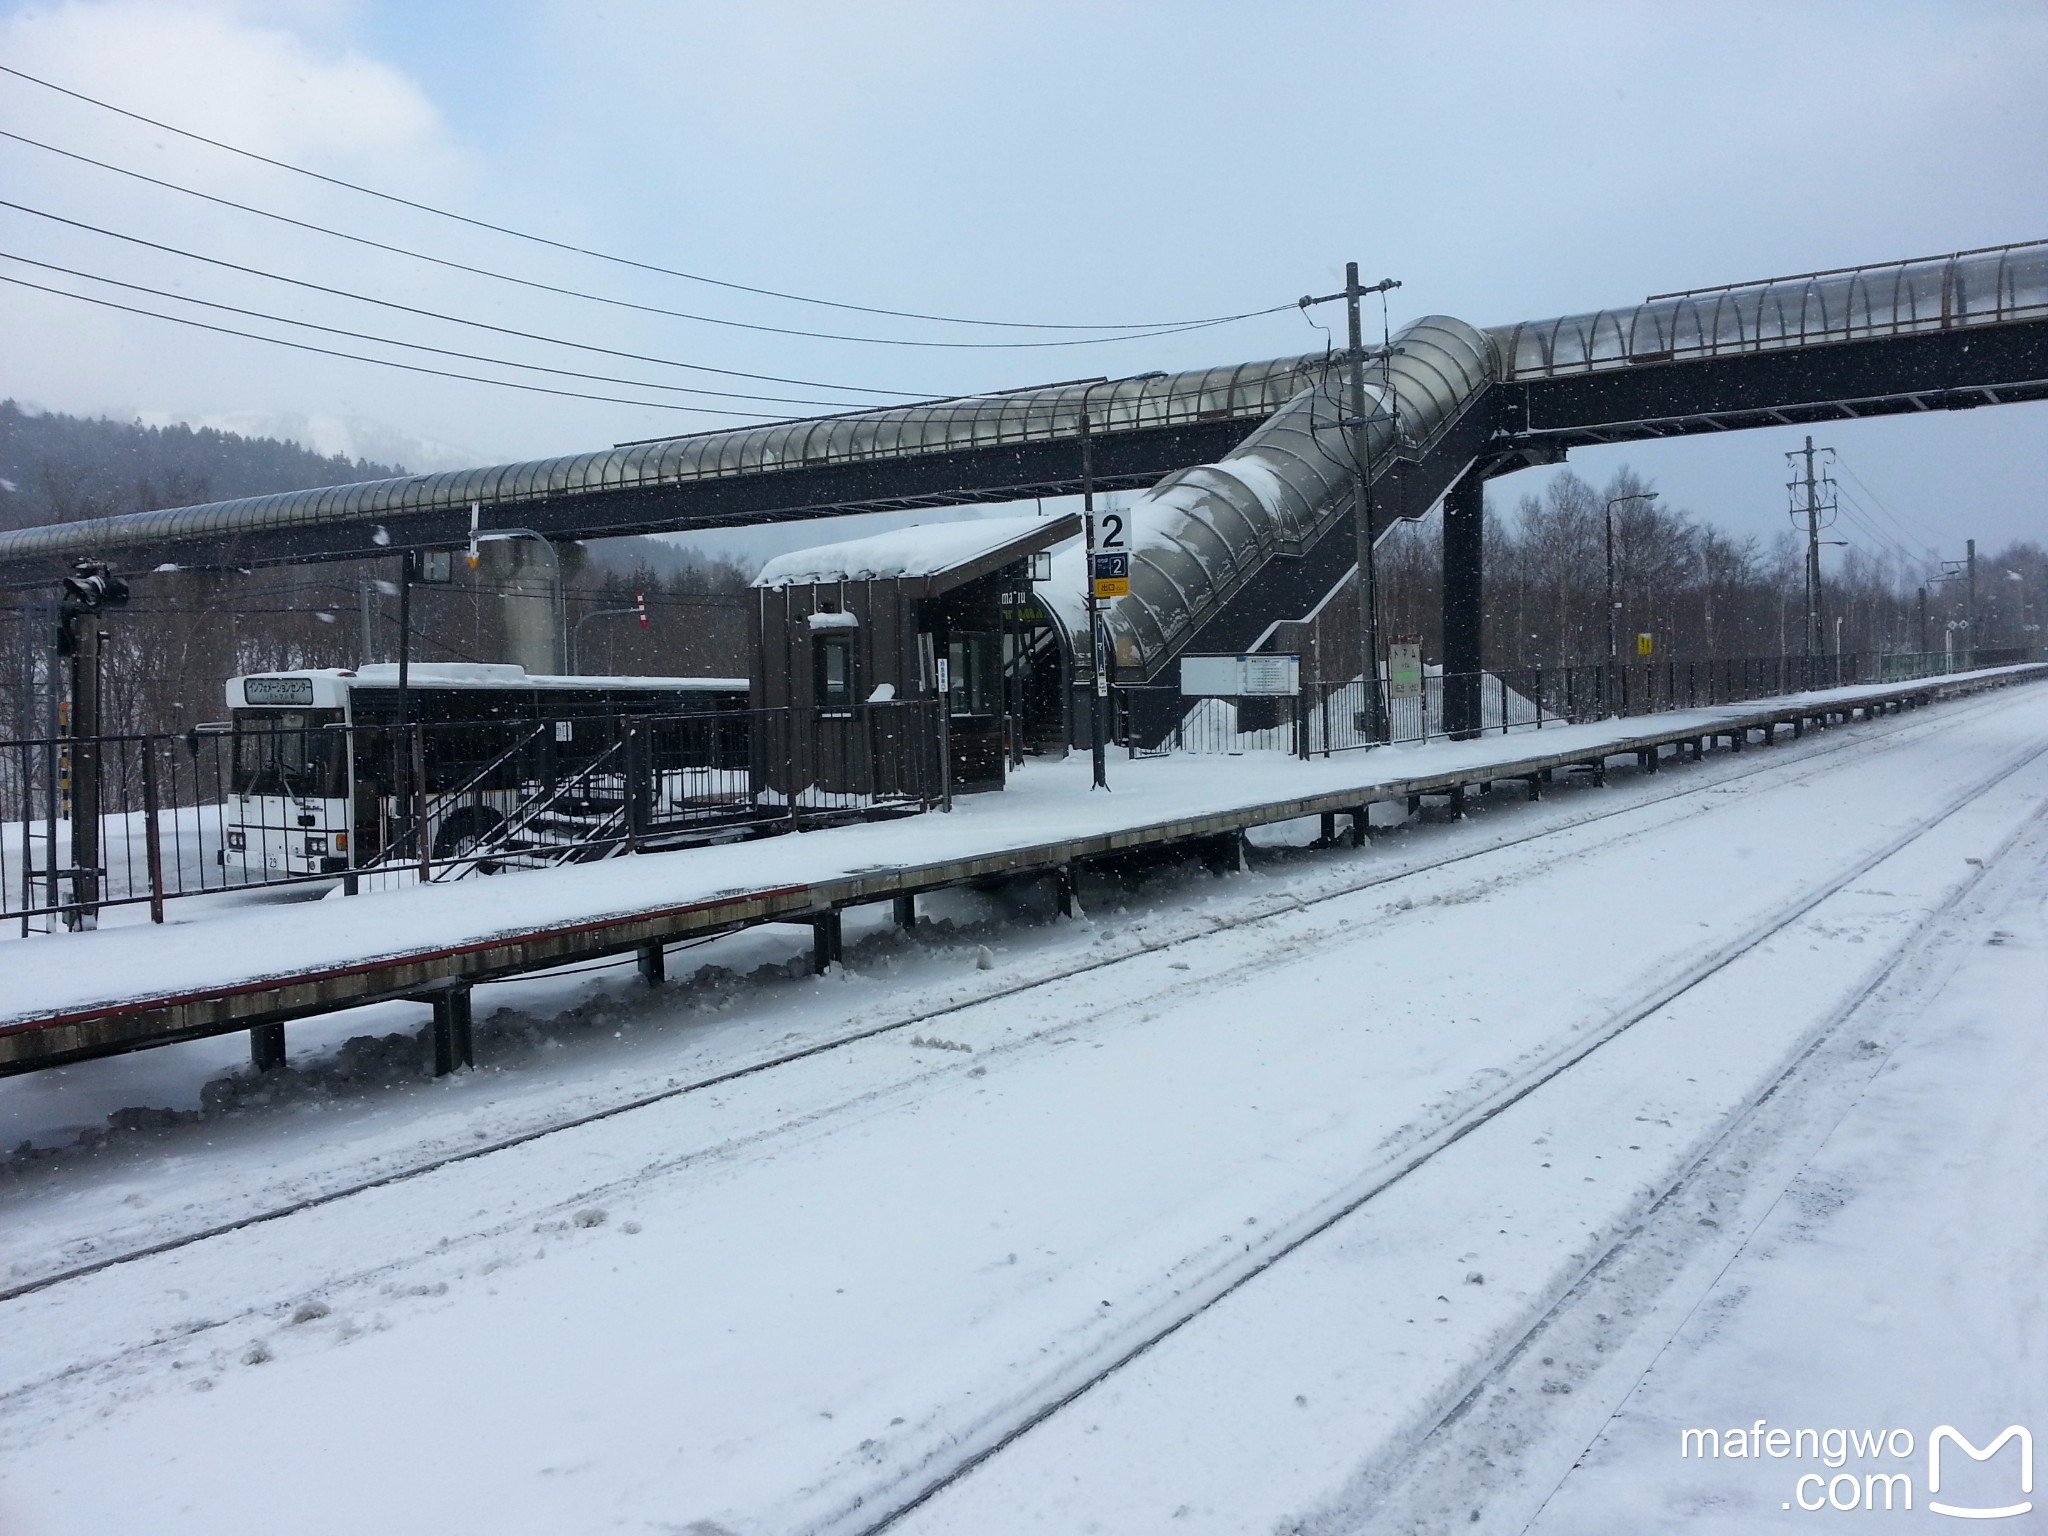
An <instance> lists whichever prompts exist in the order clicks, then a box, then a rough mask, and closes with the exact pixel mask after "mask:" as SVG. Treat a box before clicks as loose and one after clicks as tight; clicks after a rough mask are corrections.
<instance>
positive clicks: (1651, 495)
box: [1607, 491, 1657, 711]
mask: <svg viewBox="0 0 2048 1536" xmlns="http://www.w3.org/2000/svg"><path fill="white" fill-rule="evenodd" d="M1656 499H1657V493H1656V492H1655V491H1630V492H1629V493H1628V494H1627V495H1626V496H1616V497H1613V498H1611V499H1610V500H1609V501H1608V503H1607V707H1608V709H1609V710H1610V711H1611V710H1612V709H1613V708H1614V678H1615V668H1616V667H1617V666H1618V665H1619V664H1620V661H1621V652H1620V649H1619V647H1618V644H1617V642H1616V640H1615V634H1614V616H1615V613H1616V611H1617V610H1618V609H1619V608H1620V607H1621V604H1620V603H1618V602H1617V601H1615V597H1614V509H1615V508H1616V507H1618V506H1620V505H1621V504H1622V503H1623V502H1625V501H1655V500H1656Z"/></svg>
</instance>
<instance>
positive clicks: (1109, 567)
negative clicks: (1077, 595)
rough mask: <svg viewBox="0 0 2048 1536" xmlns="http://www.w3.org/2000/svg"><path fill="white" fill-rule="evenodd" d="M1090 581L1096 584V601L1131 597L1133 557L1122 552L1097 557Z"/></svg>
mask: <svg viewBox="0 0 2048 1536" xmlns="http://www.w3.org/2000/svg"><path fill="white" fill-rule="evenodd" d="M1090 579H1091V580H1093V581H1094V583H1095V600H1096V601H1097V602H1101V601H1102V600H1103V599H1104V598H1106V597H1129V596H1130V595H1131V557H1130V556H1129V555H1128V554H1126V553H1125V552H1124V551H1122V550H1115V551H1110V552H1105V553H1103V554H1099V555H1096V556H1095V557H1094V560H1093V571H1092V572H1091V576H1090Z"/></svg>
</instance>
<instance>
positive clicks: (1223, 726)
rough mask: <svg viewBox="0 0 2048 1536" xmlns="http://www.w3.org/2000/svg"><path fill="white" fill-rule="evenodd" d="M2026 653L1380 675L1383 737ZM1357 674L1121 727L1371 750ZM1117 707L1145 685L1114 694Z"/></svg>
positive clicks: (1497, 725) (1234, 745)
mask: <svg viewBox="0 0 2048 1536" xmlns="http://www.w3.org/2000/svg"><path fill="white" fill-rule="evenodd" d="M2037 654H2038V650H2037V648H2033V647H2015V648H2011V649H2006V650H1995V651H1994V650H1979V651H1974V652H1972V651H1956V652H1947V653H1944V652H1940V651H1935V652H1928V653H1925V654H1921V653H1910V654H1891V655H1883V656H1866V655H1858V654H1849V655H1841V656H1752V657H1734V658H1722V659H1717V660H1711V661H1670V662H1655V663H1651V662H1629V663H1615V664H1613V665H1606V664H1593V665H1587V666H1573V667H1510V668H1504V669H1502V670H1499V671H1493V672H1478V673H1466V674H1453V675H1451V676H1449V677H1446V676H1444V675H1443V674H1442V673H1431V674H1429V675H1427V676H1425V677H1424V679H1423V680H1422V685H1421V688H1420V690H1419V691H1406V690H1404V691H1403V692H1402V693H1400V694H1398V695H1394V694H1392V692H1391V690H1390V688H1389V686H1388V682H1387V679H1386V678H1385V677H1384V676H1382V677H1381V678H1380V680H1379V688H1380V705H1381V714H1382V717H1383V718H1384V720H1385V721H1386V733H1385V736H1384V738H1383V741H1384V743H1400V742H1418V741H1427V740H1431V739H1433V738H1437V737H1442V736H1445V735H1447V734H1449V733H1448V728H1447V727H1446V725H1445V713H1446V709H1445V706H1446V698H1447V696H1448V697H1449V698H1450V699H1452V700H1457V699H1459V696H1460V694H1462V695H1463V703H1464V706H1465V707H1464V711H1463V713H1464V715H1465V717H1466V718H1467V719H1473V718H1475V717H1476V721H1477V734H1482V735H1490V734H1494V733H1498V732H1505V731H1514V730H1535V729H1539V728H1541V727H1543V726H1557V725H1578V724H1583V723H1585V722H1588V721H1593V720H1603V719H1607V718H1609V717H1610V716H1615V715H1647V714H1655V713H1658V712H1661V711H1665V710H1675V709H1696V708H1702V707H1705V706H1708V705H1715V704H1736V703H1743V702H1746V701H1749V700H1753V699H1765V698H1773V697H1777V696H1779V695H1783V694H1792V693H1801V692H1809V691H1812V690H1815V689H1821V688H1838V687H1846V686H1848V685H1850V684H1854V683H1870V682H1908V681H1911V680H1913V679H1915V678H1921V677H1939V676H1943V675H1946V674H1948V673H1951V672H1962V671H1968V670H1972V669H1974V668H1979V667H1997V666H2009V665H2015V664H2018V663H2020V662H2025V661H2031V660H2034V659H2035V658H2036V656H2037ZM1365 688H1366V683H1365V680H1364V679H1363V678H1353V679H1351V680H1349V681H1348V682H1342V683H1333V684H1322V683H1317V682H1313V681H1308V682H1304V684H1303V687H1302V692H1301V693H1300V694H1299V695H1298V696H1295V697H1292V698H1247V699H1220V698H1217V699H1201V700H1198V701H1195V702H1194V703H1193V704H1192V706H1191V707H1190V708H1188V709H1187V710H1186V711H1185V712H1184V713H1183V714H1182V715H1181V716H1180V717H1179V719H1178V720H1177V721H1176V723H1175V724H1174V726H1173V729H1172V730H1171V731H1170V732H1169V733H1168V734H1167V735H1166V736H1165V737H1164V738H1163V739H1161V740H1159V741H1157V742H1154V743H1151V744H1149V745H1141V744H1139V743H1138V741H1137V740H1136V738H1135V737H1133V736H1132V735H1130V734H1129V733H1128V732H1126V733H1125V738H1124V739H1125V741H1126V744H1127V745H1128V746H1129V747H1130V750H1131V752H1132V754H1133V755H1134V756H1148V755H1163V754H1166V753H1170V752H1189V753H1197V754H1202V753H1238V752H1286V753H1291V754H1293V755H1295V756H1297V757H1317V756H1325V755H1327V754H1329V753H1331V752H1343V751H1350V750H1353V749H1357V748H1363V747H1370V746H1375V745H1381V744H1382V742H1381V741H1376V740H1375V739H1374V738H1373V737H1372V736H1371V735H1370V733H1369V731H1368V716H1367V713H1366V708H1365V706H1366V696H1365ZM1119 691H1120V692H1121V693H1122V694H1123V695H1124V697H1125V699H1126V701H1127V707H1128V705H1131V704H1136V703H1137V700H1138V696H1139V695H1141V694H1143V693H1145V692H1148V691H1150V692H1155V693H1165V692H1169V691H1171V690H1168V689H1165V688H1163V687H1159V686H1156V685H1153V686H1150V687H1140V686H1133V687H1130V688H1125V689H1121V690H1119Z"/></svg>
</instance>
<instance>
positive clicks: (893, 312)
mask: <svg viewBox="0 0 2048 1536" xmlns="http://www.w3.org/2000/svg"><path fill="white" fill-rule="evenodd" d="M0 72H4V73H6V74H10V75H13V76H14V77H15V78H16V79H20V80H26V81H28V82H29V83H30V84H31V85H39V86H41V87H43V89H45V90H48V91H55V92H57V93H58V94H59V95H62V96H69V97H71V98H72V99H73V100H74V101H82V102H85V103H86V104H87V105H89V106H94V107H98V108H100V109H101V110H102V111H106V112H113V113H116V114H118V115H119V116H122V117H125V118H128V119H130V120H132V121H134V122H138V123H146V124H147V125H148V126H150V127H152V128H159V129H162V130H163V131H164V132H165V133H174V134H176V135H178V136H179V137H180V138H184V139H190V140H192V141H193V142H195V143H199V144H205V145H207V146H208V147H210V148H213V149H219V150H225V151H226V152H227V153H229V154H232V155H240V156H242V157H243V158H244V159H248V160H254V161H258V162H259V163H261V164H264V165H268V166H273V167H275V168H277V169H278V170H283V171H290V172H292V173H293V174H294V175H297V176H305V177H309V178H311V179H312V180H314V181H320V182H325V183H326V184H327V185H329V186H334V187H340V188H342V189H344V190H346V191H349V192H355V193H359V194H361V195H362V196H364V197H374V198H377V199H379V200H381V201H383V202H387V203H394V204H397V205H398V206H400V207H404V208H411V209H414V210H416V211H418V212H421V213H430V214H433V215H434V216H435V217H437V218H443V219H452V220H454V221H455V222H456V223H459V224H467V225H469V226H470V227H471V228H473V229H482V230H488V231H490V232H491V233H493V234H498V235H506V236H509V237H510V238H512V239H515V240H525V241H528V242H530V243H532V244H534V245H542V246H547V247H549V248H551V249H554V250H558V251H567V252H569V253H571V254H572V255H577V256H588V257H591V258H593V259H594V260H597V261H606V262H611V263H613V264H615V265H618V266H623V267H632V268H635V269H637V270H639V271H642V272H654V273H658V274H660V275H661V276H664V277H676V278H681V279H683V280H684V281H686V282H692V283H704V284H707V285H709V286H711V287H714V288H724V289H728V290H730V291H732V292H735V293H751V294H756V295H759V296H760V297H763V298H771V299H782V300H786V301H788V302H790V303H793V304H811V305H816V306H818V307H820V308H824V309H839V310H847V311H850V312H853V313H856V314H863V315H885V316H888V317H890V318H892V319H897V320H924V321H929V322H932V323H934V324H940V325H972V326H983V327H988V328H991V329H1003V330H1029V331H1148V332H1151V333H1153V334H1161V335H1163V334H1167V333H1169V332H1172V331H1178V330H1194V329H1199V328H1202V327H1206V326H1212V325H1228V324H1230V323H1232V322H1234V321H1238V320H1249V319H1254V318H1256V317H1258V316H1261V315H1271V314H1278V313H1279V312H1280V311H1281V310H1284V309H1292V308H1293V307H1294V306H1293V305H1292V304H1276V305H1273V306H1272V307H1271V308H1268V309H1255V310H1246V311H1244V312H1242V313H1240V314H1234V315H1215V316H1211V317H1209V318H1207V319H1202V320H1169V321H1125V322H1119V323H1117V324H1113V325H1080V324H1069V323H1059V322H1046V321H1028V320H975V319H965V318H962V317H960V316H958V315H936V314H927V313H923V312H921V311H918V310H909V309H884V308H881V307H879V306H876V305H872V304H850V303H845V302H842V301H840V300H836V299H821V298H815V297H812V296H811V295H808V294H801V293H785V292H783V291H781V290H779V289H775V288H760V287H755V286H754V285H752V284H749V283H735V282H729V281H727V280H726V279H724V278H716V277H706V276H704V275H703V274H701V273H696V272H684V271H681V270H679V269H677V268H674V267H664V266H659V265H656V264H655V263H652V262H645V261H637V260H634V259H633V258H632V257H629V256H616V255H613V254H611V253H609V252H606V251H600V250H595V249H592V248H590V247H588V246H581V245H572V244H570V243H568V242H566V241H561V240H552V239H549V238H548V237H547V236H545V235H536V234H533V233H530V232H529V231H526V230H522V229H514V228H511V227H510V226H508V225H503V224H493V223H490V222H489V221H487V220H484V219H476V218H471V217H470V216H469V215H467V214H461V213H455V212H452V211H451V210H449V209H446V208H438V207H435V206H434V205H433V204H431V203H422V202H417V201H415V200H413V199H412V198H408V197H400V196H398V195H397V194H396V193H391V192H382V191H379V190H377V189H376V188H375V187H366V186H362V185H360V184H359V183H357V182H352V181H345V180H343V179H342V178H340V177H338V176H329V175H327V174H325V173H324V172H321V171H315V170H309V169H307V168H306V167H304V166H300V165H294V164H292V163H291V162H290V161H288V160H278V159H275V158H273V157H272V156H269V155H264V154H259V153H257V152H256V151H255V150H252V149H243V148H241V147H240V146H239V145H235V144H229V143H227V142H225V141H224V140H221V139H212V138H208V137H207V136H206V135H204V134H201V133H195V132H193V131H192V130H190V129H188V128H179V127H177V126H175V125H174V124H171V123H166V122H162V121H160V120H158V119H156V118H153V117H145V116H144V115H143V114H142V113H140V112H133V111H130V110H129V109H128V108H126V107H118V106H115V105H114V104H113V103H112V102H110V101H102V100H100V99H99V98H98V97H96V96H88V95H86V94H85V93H84V92H83V91H74V90H72V89H70V88H69V87H67V86H62V85H58V84H56V83H55V82H54V81H50V80H45V79H42V78H41V77H40V76H37V75H32V74H29V73H28V72H27V71H26V70H21V69H16V68H14V67H13V66H12V65H8V64H0ZM181 190H182V189H181ZM718 323H727V324H734V323H737V322H718ZM842 339H870V338H842ZM1104 339H1111V340H1114V339H1126V338H1104ZM1130 339H1134V338H1130ZM897 344H898V345H918V343H907V342H906V343H897ZM923 345H946V343H923ZM965 345H978V344H977V343H965ZM1025 345H1059V343H1025Z"/></svg>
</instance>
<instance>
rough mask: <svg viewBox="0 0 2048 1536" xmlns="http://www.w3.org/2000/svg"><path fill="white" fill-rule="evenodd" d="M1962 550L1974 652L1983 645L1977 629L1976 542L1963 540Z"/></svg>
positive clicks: (1980, 634) (1971, 640)
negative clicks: (1967, 577) (1967, 583)
mask: <svg viewBox="0 0 2048 1536" xmlns="http://www.w3.org/2000/svg"><path fill="white" fill-rule="evenodd" d="M1963 550H1964V563H1965V564H1966V565H1967V566H1968V567H1969V574H1970V649H1971V650H1973V651H1974V650H1976V649H1977V648H1978V647H1979V646H1981V645H1982V644H1983V643H1984V641H1983V639H1982V631H1980V630H1979V629H1978V628H1977V541H1976V540H1975V539H1966V540H1964V542H1963Z"/></svg>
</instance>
